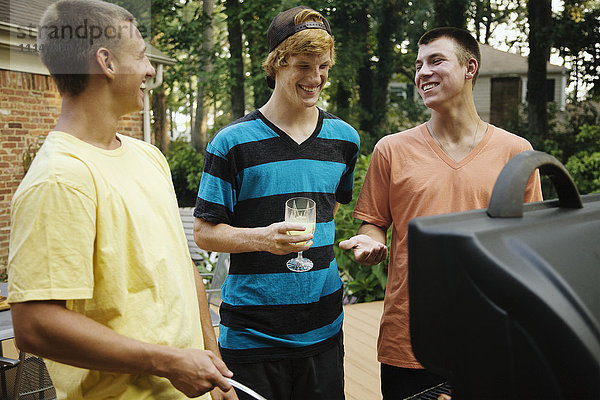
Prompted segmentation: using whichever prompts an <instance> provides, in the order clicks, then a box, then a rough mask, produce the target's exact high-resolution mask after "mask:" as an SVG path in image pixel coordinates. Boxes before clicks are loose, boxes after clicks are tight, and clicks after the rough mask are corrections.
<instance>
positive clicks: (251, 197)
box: [194, 7, 359, 399]
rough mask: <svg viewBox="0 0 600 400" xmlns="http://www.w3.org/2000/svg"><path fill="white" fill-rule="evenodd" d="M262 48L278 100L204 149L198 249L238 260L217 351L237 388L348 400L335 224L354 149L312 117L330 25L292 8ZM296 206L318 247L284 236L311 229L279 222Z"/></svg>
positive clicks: (346, 136)
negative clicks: (303, 266)
mask: <svg viewBox="0 0 600 400" xmlns="http://www.w3.org/2000/svg"><path fill="white" fill-rule="evenodd" d="M267 39H268V41H269V56H268V58H267V60H266V61H265V62H264V64H263V66H264V68H265V71H266V73H267V81H268V83H269V85H270V86H271V87H272V88H274V91H273V94H272V95H271V98H270V99H269V101H268V102H267V103H266V104H265V105H264V106H263V107H261V108H260V109H258V110H255V111H253V112H251V113H250V114H248V115H246V116H245V117H244V118H241V119H239V120H237V121H235V122H233V123H232V124H230V125H228V126H227V127H225V128H223V129H222V130H221V131H220V132H218V133H217V134H216V135H215V137H214V138H213V139H212V140H211V142H210V143H209V145H208V147H207V152H206V159H205V165H204V173H203V175H202V180H201V182H200V189H199V192H198V199H197V203H196V210H195V213H194V215H195V217H196V220H195V226H194V234H195V240H196V243H197V244H198V246H199V247H201V248H204V249H206V250H209V251H219V252H227V253H231V266H230V271H229V276H228V278H227V280H226V281H225V283H224V285H223V288H222V295H223V304H222V306H221V325H220V326H219V347H220V351H221V354H222V357H223V359H224V360H225V362H226V363H227V365H228V367H229V368H230V369H231V370H232V371H233V372H234V376H235V379H236V380H239V381H241V382H242V383H245V384H247V385H249V386H251V387H252V388H253V389H255V390H256V391H257V392H259V393H261V394H262V395H263V396H265V397H267V398H272V399H291V398H302V399H304V398H305V399H325V398H327V399H343V398H344V377H343V375H344V373H343V345H342V332H341V328H342V319H343V311H342V281H341V279H340V277H339V273H338V269H337V265H336V261H335V257H334V253H333V243H334V237H335V225H334V214H335V212H336V210H337V207H338V205H339V203H348V202H349V201H350V200H351V197H352V184H353V173H354V164H355V162H356V157H357V152H358V148H359V137H358V134H357V132H356V130H355V129H353V128H352V127H351V126H350V125H348V124H347V123H345V122H344V121H342V120H340V119H338V118H336V117H334V116H333V115H331V114H329V113H327V112H325V111H323V110H320V109H319V108H317V107H316V103H317V100H318V99H319V95H320V93H321V90H322V89H323V87H324V86H325V83H326V82H327V77H328V72H329V68H330V67H331V66H332V65H333V63H334V40H333V37H332V36H331V30H330V27H329V23H328V22H327V20H326V19H325V18H324V17H323V16H322V15H321V14H319V13H318V12H316V11H314V10H311V9H309V8H306V7H295V8H292V9H290V10H287V11H284V12H282V13H280V14H279V15H277V16H276V17H275V18H274V19H273V22H272V23H271V26H270V27H269V31H268V33H267ZM297 196H301V197H308V198H311V199H313V200H314V201H315V202H316V209H317V224H316V230H315V233H314V235H297V236H290V235H288V234H287V232H288V231H292V230H303V229H304V228H303V227H302V225H298V224H293V223H286V222H282V221H284V212H285V202H286V200H288V199H290V198H292V197H297ZM305 241H306V243H304V244H300V243H301V242H305ZM298 251H303V252H304V256H305V257H307V258H309V259H310V260H312V261H313V263H314V267H313V268H312V269H311V270H310V271H308V272H302V273H298V272H292V271H290V270H289V269H288V268H287V267H286V262H287V261H288V260H289V259H291V258H293V257H296V253H297V252H298ZM238 396H240V398H242V396H243V394H242V393H238Z"/></svg>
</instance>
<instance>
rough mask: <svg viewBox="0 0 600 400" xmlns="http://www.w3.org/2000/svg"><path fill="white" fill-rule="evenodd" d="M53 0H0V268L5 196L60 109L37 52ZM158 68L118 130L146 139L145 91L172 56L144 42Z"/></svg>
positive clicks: (6, 231) (6, 225) (4, 250)
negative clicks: (41, 23) (136, 107)
mask: <svg viewBox="0 0 600 400" xmlns="http://www.w3.org/2000/svg"><path fill="white" fill-rule="evenodd" d="M55 1H56V0H27V1H10V0H0V274H1V272H2V269H3V268H4V267H5V266H6V264H7V260H8V240H9V235H10V202H11V200H12V196H13V194H14V192H15V190H16V188H17V186H18V185H19V183H20V182H21V179H22V178H23V176H24V174H25V171H26V168H27V166H28V164H29V163H30V162H31V159H32V158H33V157H34V156H35V152H36V151H37V149H38V148H39V146H40V145H41V143H42V142H43V140H44V138H45V137H46V135H47V133H48V132H49V131H50V130H51V129H52V128H53V127H54V126H55V124H56V121H57V120H58V116H59V114H60V106H61V100H60V95H59V93H58V89H57V88H56V85H55V84H54V81H53V80H52V78H51V77H50V75H49V73H48V70H47V69H46V67H45V66H44V65H43V63H42V62H41V60H40V57H39V55H38V53H37V48H36V38H37V26H38V24H39V21H40V18H41V16H42V14H43V13H44V11H45V9H46V8H47V7H48V5H50V4H51V3H53V2H55ZM147 55H148V58H149V59H150V61H151V62H152V64H153V65H154V67H155V68H156V70H157V77H156V79H154V82H147V84H146V96H145V99H144V100H145V101H144V103H145V108H144V111H140V112H138V113H134V114H129V115H126V116H123V117H122V118H121V120H120V123H119V128H118V129H119V132H121V133H123V134H126V135H129V136H132V137H135V138H138V139H144V140H146V141H150V132H149V130H150V110H149V100H148V99H149V92H150V89H152V88H155V87H157V85H159V84H160V83H161V82H162V70H163V65H172V64H174V60H172V59H170V58H168V57H166V56H165V55H164V54H162V53H160V51H158V50H156V49H155V48H153V47H152V46H148V51H147Z"/></svg>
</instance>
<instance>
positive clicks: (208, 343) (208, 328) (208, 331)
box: [194, 267, 220, 356]
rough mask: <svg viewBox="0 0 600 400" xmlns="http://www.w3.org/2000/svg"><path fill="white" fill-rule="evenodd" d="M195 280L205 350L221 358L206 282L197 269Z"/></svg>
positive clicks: (195, 270)
mask: <svg viewBox="0 0 600 400" xmlns="http://www.w3.org/2000/svg"><path fill="white" fill-rule="evenodd" d="M194 280H195V283H196V292H197V294H198V307H199V309H200V323H201V324H202V337H203V339H204V348H205V349H206V350H210V351H212V352H213V353H215V354H216V355H218V356H220V354H219V346H218V344H217V338H216V335H215V330H214V328H213V326H212V321H211V319H210V311H209V309H208V308H209V307H210V305H209V304H208V299H207V297H206V291H205V289H204V282H203V280H202V276H201V275H200V273H199V272H198V270H197V269H196V268H195V267H194Z"/></svg>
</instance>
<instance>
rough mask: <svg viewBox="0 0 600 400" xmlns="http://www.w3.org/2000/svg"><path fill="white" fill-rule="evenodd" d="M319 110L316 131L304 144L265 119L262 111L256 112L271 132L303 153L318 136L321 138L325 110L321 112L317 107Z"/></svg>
mask: <svg viewBox="0 0 600 400" xmlns="http://www.w3.org/2000/svg"><path fill="white" fill-rule="evenodd" d="M317 110H319V117H318V119H317V126H316V127H315V130H314V131H313V133H311V135H310V136H309V137H307V138H306V139H305V140H304V141H303V142H302V143H297V142H296V141H295V140H294V139H292V138H291V137H290V136H289V135H288V134H287V133H285V131H283V130H282V129H281V128H279V127H278V126H277V125H275V124H274V123H273V122H271V121H269V120H268V119H267V117H265V116H264V114H263V113H262V112H260V110H256V112H257V113H258V116H259V118H260V119H261V120H262V121H263V122H264V123H265V124H266V125H267V126H268V127H269V128H271V130H272V131H273V132H275V133H276V134H277V135H278V136H279V137H280V138H281V140H282V141H283V142H284V143H286V144H287V145H288V146H290V147H292V148H293V149H295V150H297V151H303V150H304V149H305V148H306V147H308V146H309V145H310V144H311V143H312V142H313V141H314V140H315V139H316V138H317V136H319V133H320V132H321V129H322V128H323V118H324V113H323V110H321V109H320V108H318V107H317Z"/></svg>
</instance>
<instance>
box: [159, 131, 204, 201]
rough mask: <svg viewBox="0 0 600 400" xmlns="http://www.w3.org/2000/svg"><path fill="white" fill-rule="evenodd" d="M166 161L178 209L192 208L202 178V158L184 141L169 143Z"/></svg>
mask: <svg viewBox="0 0 600 400" xmlns="http://www.w3.org/2000/svg"><path fill="white" fill-rule="evenodd" d="M167 161H168V162H169V167H170V168H171V177H172V179H173V185H174V186H175V193H176V195H177V199H178V202H179V206H180V207H189V206H193V205H194V204H195V203H196V197H197V194H198V185H199V184H200V177H201V176H202V166H203V164H204V158H203V157H202V154H200V153H198V152H197V151H196V149H194V147H193V146H192V145H191V144H190V143H189V142H186V141H183V140H175V141H172V142H171V145H170V147H169V152H168V153H167Z"/></svg>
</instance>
